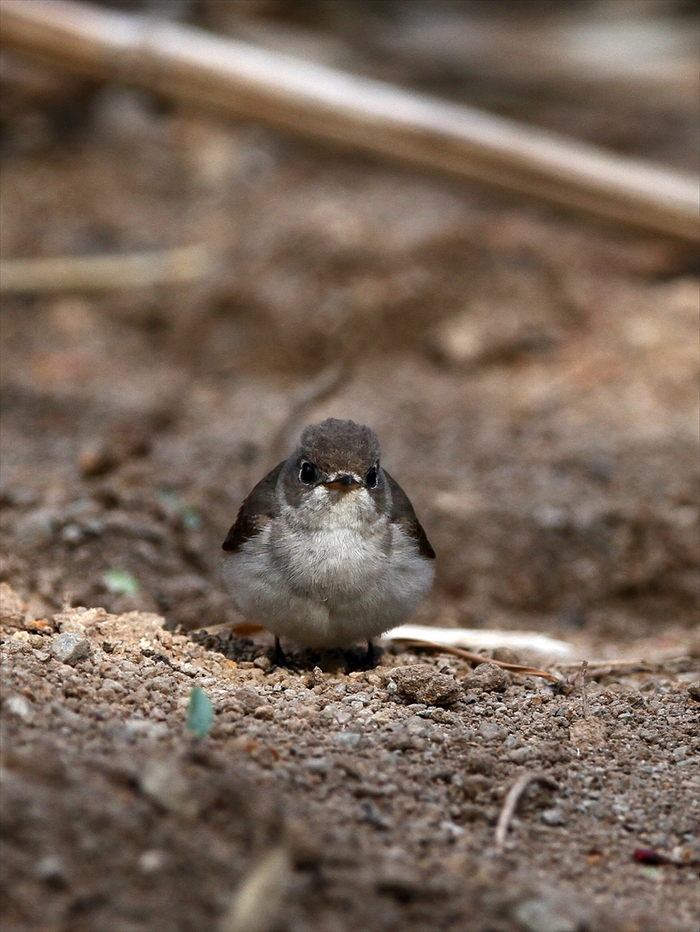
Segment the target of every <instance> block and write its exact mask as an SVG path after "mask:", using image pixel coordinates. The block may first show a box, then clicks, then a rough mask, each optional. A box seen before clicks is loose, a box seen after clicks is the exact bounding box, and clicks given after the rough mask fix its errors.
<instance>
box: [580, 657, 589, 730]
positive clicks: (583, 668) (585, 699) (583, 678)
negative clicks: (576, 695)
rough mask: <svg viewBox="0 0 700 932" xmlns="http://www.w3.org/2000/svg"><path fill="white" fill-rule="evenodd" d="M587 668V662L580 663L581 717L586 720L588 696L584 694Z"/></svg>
mask: <svg viewBox="0 0 700 932" xmlns="http://www.w3.org/2000/svg"><path fill="white" fill-rule="evenodd" d="M587 668H588V661H587V660H584V661H583V662H582V663H581V702H582V704H583V717H584V718H588V694H587V692H586V670H587Z"/></svg>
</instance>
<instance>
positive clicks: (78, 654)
mask: <svg viewBox="0 0 700 932" xmlns="http://www.w3.org/2000/svg"><path fill="white" fill-rule="evenodd" d="M51 653H52V654H53V655H54V657H55V658H56V660H60V661H61V663H68V664H70V665H71V666H73V665H74V664H76V663H77V662H78V661H79V660H84V659H85V658H86V657H89V656H90V654H91V653H92V647H90V642H89V641H88V639H87V638H86V637H84V636H82V635H80V634H77V633H75V632H73V631H66V632H64V633H62V634H55V635H54V636H53V637H52V638H51Z"/></svg>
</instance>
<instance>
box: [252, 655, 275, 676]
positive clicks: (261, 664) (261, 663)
mask: <svg viewBox="0 0 700 932" xmlns="http://www.w3.org/2000/svg"><path fill="white" fill-rule="evenodd" d="M253 664H254V665H255V666H256V667H257V668H258V669H259V670H263V672H265V673H267V671H268V670H269V669H271V667H272V661H271V660H270V658H269V657H268V656H267V654H263V655H262V656H260V657H256V658H255V660H254V661H253Z"/></svg>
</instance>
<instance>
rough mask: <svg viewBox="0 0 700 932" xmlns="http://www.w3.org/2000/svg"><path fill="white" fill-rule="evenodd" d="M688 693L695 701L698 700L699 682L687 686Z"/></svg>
mask: <svg viewBox="0 0 700 932" xmlns="http://www.w3.org/2000/svg"><path fill="white" fill-rule="evenodd" d="M688 695H689V696H690V698H691V699H694V700H695V701H696V702H700V682H697V683H691V684H690V686H689V687H688Z"/></svg>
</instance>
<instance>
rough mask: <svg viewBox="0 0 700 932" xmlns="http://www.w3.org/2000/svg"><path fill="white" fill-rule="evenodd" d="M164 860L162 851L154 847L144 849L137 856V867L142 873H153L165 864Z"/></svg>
mask: <svg viewBox="0 0 700 932" xmlns="http://www.w3.org/2000/svg"><path fill="white" fill-rule="evenodd" d="M165 861H166V857H165V852H164V851H158V850H157V849H155V848H154V849H151V850H149V851H144V852H143V854H142V855H141V856H140V857H139V869H140V870H141V871H142V872H143V873H144V874H155V873H156V872H157V871H159V870H160V869H161V868H162V867H164V866H165Z"/></svg>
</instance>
